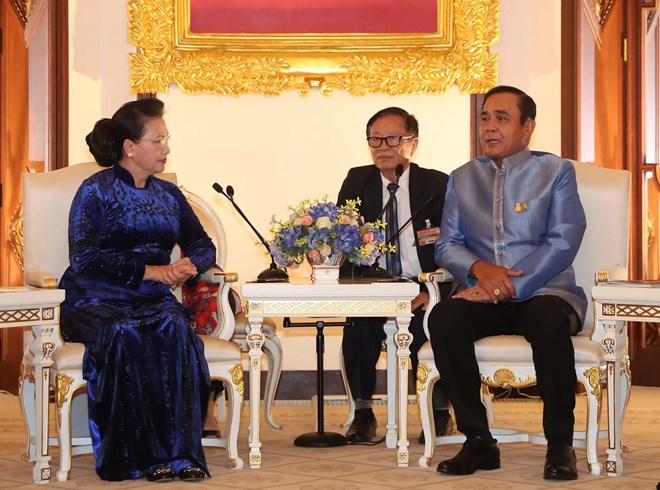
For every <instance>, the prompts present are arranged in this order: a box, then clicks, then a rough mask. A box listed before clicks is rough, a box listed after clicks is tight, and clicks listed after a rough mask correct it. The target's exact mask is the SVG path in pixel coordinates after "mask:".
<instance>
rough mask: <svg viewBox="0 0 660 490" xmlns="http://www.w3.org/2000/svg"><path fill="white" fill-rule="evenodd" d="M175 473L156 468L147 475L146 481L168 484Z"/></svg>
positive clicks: (169, 469)
mask: <svg viewBox="0 0 660 490" xmlns="http://www.w3.org/2000/svg"><path fill="white" fill-rule="evenodd" d="M175 476H176V473H174V470H173V469H172V468H158V469H157V470H155V471H152V472H151V473H149V474H148V475H147V481H150V482H152V483H153V482H158V483H161V482H168V481H172V480H174V477H175Z"/></svg>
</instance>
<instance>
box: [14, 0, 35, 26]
mask: <svg viewBox="0 0 660 490" xmlns="http://www.w3.org/2000/svg"><path fill="white" fill-rule="evenodd" d="M11 6H12V7H14V11H15V12H16V15H17V16H18V20H19V21H20V22H21V25H22V26H23V27H25V24H27V21H28V19H29V18H30V14H31V13H32V9H33V8H34V0H11Z"/></svg>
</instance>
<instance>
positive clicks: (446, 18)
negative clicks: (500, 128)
mask: <svg viewBox="0 0 660 490" xmlns="http://www.w3.org/2000/svg"><path fill="white" fill-rule="evenodd" d="M409 1H410V2H413V1H416V0H409ZM435 2H437V13H438V18H437V32H435V33H426V34H304V33H300V34H263V35H262V34H222V33H217V34H216V33H213V34H199V33H193V32H191V30H190V8H191V0H158V1H154V0H129V2H128V8H129V41H130V42H131V43H132V44H133V45H135V46H136V52H135V53H132V54H130V83H131V90H132V91H133V92H138V93H157V92H161V93H162V92H167V91H168V90H169V87H170V85H171V84H176V85H177V86H179V88H180V89H181V90H182V91H183V92H186V93H191V94H201V93H213V94H219V95H233V96H239V95H242V94H264V95H279V94H281V93H282V92H284V91H287V90H297V91H298V93H299V94H300V95H306V94H308V93H309V92H310V90H311V89H312V88H316V89H319V90H320V91H321V92H322V93H323V94H326V95H330V94H332V92H333V91H334V90H335V89H339V90H344V91H346V92H348V93H350V94H352V95H366V94H368V93H380V94H390V95H403V94H441V93H443V92H445V91H447V90H448V89H449V88H450V87H452V86H457V87H458V88H459V90H460V91H461V92H462V93H480V92H486V91H487V90H488V89H490V88H492V87H493V86H494V85H495V84H496V82H497V54H494V53H490V51H489V48H490V47H491V46H492V45H493V44H494V43H495V42H497V41H498V39H499V21H498V18H499V0H435ZM355 3H356V4H359V3H360V2H359V0H355ZM401 3H402V2H399V4H401ZM218 5H219V6H218V7H216V8H217V9H222V6H221V5H220V3H218ZM401 8H405V6H402V7H401Z"/></svg>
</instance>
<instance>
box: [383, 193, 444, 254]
mask: <svg viewBox="0 0 660 490" xmlns="http://www.w3.org/2000/svg"><path fill="white" fill-rule="evenodd" d="M443 195H444V194H443V193H442V192H438V193H437V194H434V195H432V196H431V197H429V198H428V199H427V200H426V202H424V204H422V205H421V206H420V208H419V209H418V210H417V211H415V212H414V213H413V214H411V215H410V218H408V219H407V220H406V221H405V223H403V224H402V225H401V226H400V227H399V229H398V230H397V231H396V232H395V233H394V234H393V235H392V236H391V237H390V238H389V240H387V241H386V242H385V245H387V244H388V243H392V242H393V241H394V240H396V239H397V238H399V235H401V233H403V230H405V229H406V226H408V224H409V223H410V222H411V221H412V220H414V219H415V218H417V217H418V216H419V215H420V214H422V212H423V211H425V210H426V208H428V207H429V206H430V205H431V203H432V202H433V201H435V200H436V199H439V198H441V197H442V196H443ZM416 242H417V241H416V240H415V243H416Z"/></svg>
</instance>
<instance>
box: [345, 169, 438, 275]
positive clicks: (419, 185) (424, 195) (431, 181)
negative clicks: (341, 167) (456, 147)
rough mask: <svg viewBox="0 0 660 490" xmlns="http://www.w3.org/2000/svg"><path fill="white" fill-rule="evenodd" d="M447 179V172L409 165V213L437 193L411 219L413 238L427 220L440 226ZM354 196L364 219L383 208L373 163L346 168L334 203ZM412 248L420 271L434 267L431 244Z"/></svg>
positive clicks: (427, 270)
mask: <svg viewBox="0 0 660 490" xmlns="http://www.w3.org/2000/svg"><path fill="white" fill-rule="evenodd" d="M448 179H449V177H448V176H447V174H445V173H443V172H440V171H438V170H433V169H429V168H422V167H420V166H419V165H417V164H416V163H411V164H410V184H409V186H410V188H409V193H410V212H411V213H412V214H414V213H415V212H416V211H417V210H418V209H420V208H421V207H422V206H423V205H424V204H425V203H426V201H427V200H428V199H429V198H431V197H432V196H437V198H436V199H434V200H433V201H432V202H431V204H430V205H429V206H428V207H427V208H426V209H425V210H424V211H422V212H421V213H420V215H419V216H418V217H417V218H416V219H415V220H414V222H413V228H414V230H415V239H417V231H418V230H421V229H424V228H426V220H427V219H428V220H429V222H430V223H431V227H435V226H440V223H441V222H442V207H443V206H444V203H445V191H446V189H447V181H448ZM358 197H359V198H360V200H361V201H362V204H361V205H360V214H362V216H364V219H365V220H367V221H372V222H373V221H375V220H376V218H378V215H379V214H380V212H381V210H382V207H383V185H382V181H381V177H380V171H379V170H378V168H376V166H375V165H365V166H363V167H354V168H352V169H350V170H349V171H348V175H347V176H346V179H344V183H343V184H342V186H341V190H340V191H339V197H338V198H337V204H338V205H340V206H341V205H342V204H344V203H345V202H346V200H347V199H357V198H358ZM416 249H417V256H418V257H419V263H420V265H421V266H422V272H432V271H434V270H435V269H437V266H436V264H435V260H434V258H433V251H434V247H433V244H430V245H425V246H423V247H419V246H418V247H416ZM415 279H417V278H415Z"/></svg>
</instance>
